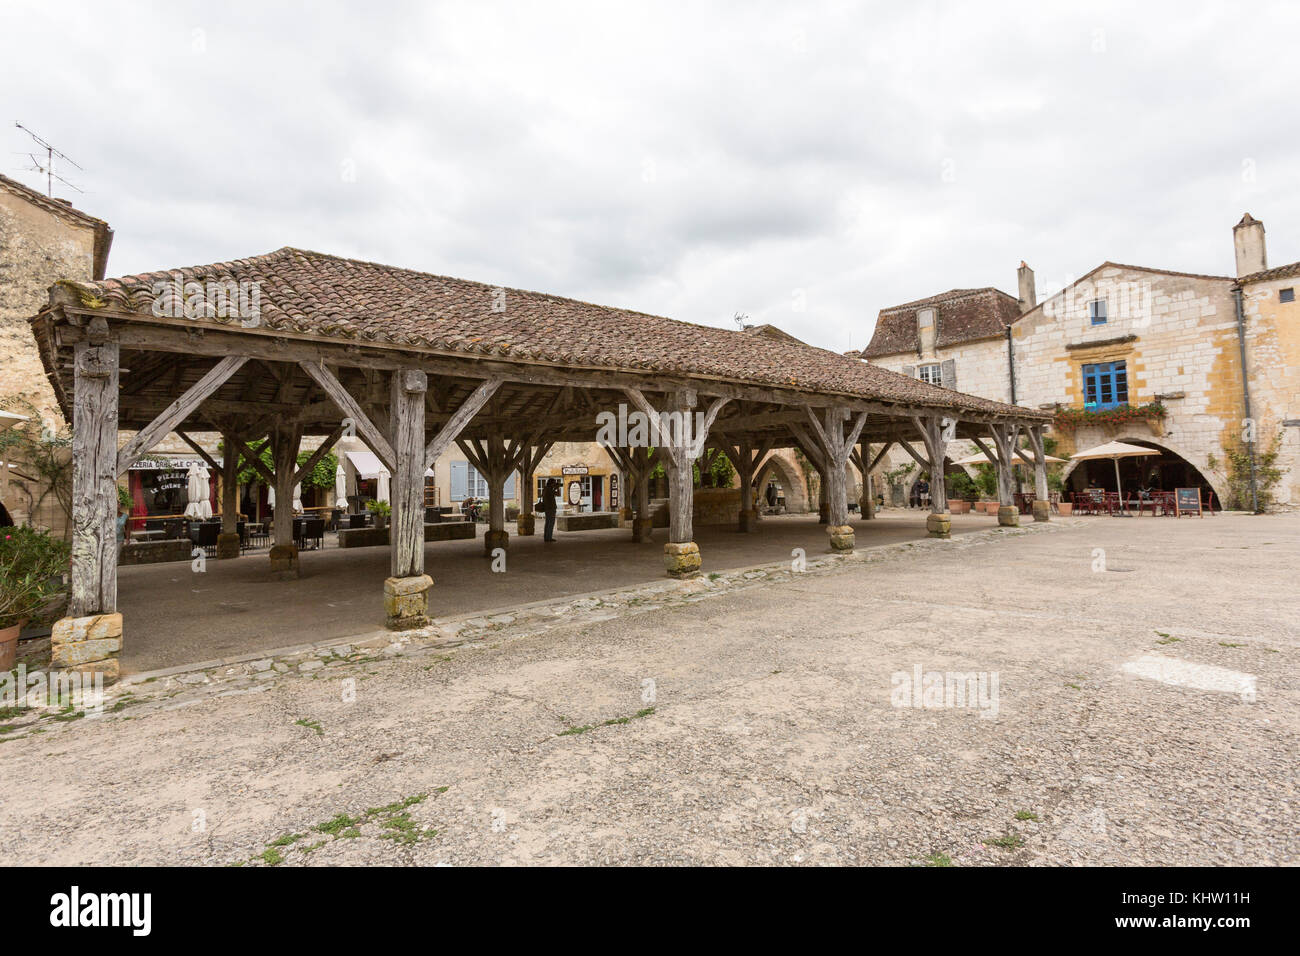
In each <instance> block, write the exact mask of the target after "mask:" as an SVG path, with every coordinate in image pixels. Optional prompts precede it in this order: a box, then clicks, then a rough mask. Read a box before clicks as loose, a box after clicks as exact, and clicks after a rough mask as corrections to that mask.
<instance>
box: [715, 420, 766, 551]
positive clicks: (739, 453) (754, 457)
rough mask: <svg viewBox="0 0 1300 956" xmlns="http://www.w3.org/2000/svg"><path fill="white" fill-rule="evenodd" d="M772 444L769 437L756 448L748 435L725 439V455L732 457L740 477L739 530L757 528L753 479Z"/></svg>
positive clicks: (745, 530) (747, 530) (746, 530)
mask: <svg viewBox="0 0 1300 956" xmlns="http://www.w3.org/2000/svg"><path fill="white" fill-rule="evenodd" d="M724 440H726V439H724ZM772 444H773V443H772V441H771V440H770V439H769V440H766V441H764V442H762V443H761V444H759V446H758V447H757V448H756V447H755V446H754V443H753V441H752V440H751V439H750V438H749V437H748V436H742V437H741V438H740V439H739V440H738V441H730V440H726V449H725V451H726V454H727V457H728V458H730V459H734V460H733V461H732V464H734V465H735V466H736V473H737V476H738V477H739V479H740V513H739V515H738V519H739V521H738V526H739V530H740V531H741V532H750V531H757V530H758V509H756V508H755V507H754V494H755V490H754V480H755V478H756V477H757V475H756V472H757V471H758V470H759V468H760V467H761V466H762V465H763V464H764V462H766V460H767V456H768V453H769V452H770V451H771V450H772Z"/></svg>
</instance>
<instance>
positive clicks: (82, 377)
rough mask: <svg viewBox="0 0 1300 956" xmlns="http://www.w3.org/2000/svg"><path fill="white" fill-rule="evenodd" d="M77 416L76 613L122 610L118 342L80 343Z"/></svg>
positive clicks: (72, 607) (71, 611) (71, 607)
mask: <svg viewBox="0 0 1300 956" xmlns="http://www.w3.org/2000/svg"><path fill="white" fill-rule="evenodd" d="M73 354H74V361H75V363H76V365H75V369H74V372H73V375H74V379H73V381H74V385H73V389H74V403H75V405H74V409H73V419H72V427H73V430H72V460H73V470H72V587H71V596H70V598H69V601H68V615H69V616H70V617H87V616H89V615H92V614H112V613H113V612H115V611H116V610H117V474H118V472H117V387H118V386H117V382H118V355H119V352H118V345H117V343H116V342H108V341H105V342H102V343H101V344H99V345H91V344H89V343H88V342H78V343H77V345H76V346H75V349H74V353H73Z"/></svg>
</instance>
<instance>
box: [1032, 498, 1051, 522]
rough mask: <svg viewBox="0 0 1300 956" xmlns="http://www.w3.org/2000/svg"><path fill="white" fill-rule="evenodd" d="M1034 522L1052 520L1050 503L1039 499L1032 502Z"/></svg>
mask: <svg viewBox="0 0 1300 956" xmlns="http://www.w3.org/2000/svg"><path fill="white" fill-rule="evenodd" d="M1034 520H1035V521H1051V520H1052V503H1051V502H1050V501H1043V500H1041V499H1035V500H1034Z"/></svg>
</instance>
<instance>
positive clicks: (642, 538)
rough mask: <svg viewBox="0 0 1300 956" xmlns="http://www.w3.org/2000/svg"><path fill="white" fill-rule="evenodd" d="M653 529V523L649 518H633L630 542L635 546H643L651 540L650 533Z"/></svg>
mask: <svg viewBox="0 0 1300 956" xmlns="http://www.w3.org/2000/svg"><path fill="white" fill-rule="evenodd" d="M653 527H654V521H652V520H651V519H650V518H633V519H632V541H633V542H634V543H635V544H644V543H645V542H647V541H649V540H651V537H650V532H651V529H652V528H653Z"/></svg>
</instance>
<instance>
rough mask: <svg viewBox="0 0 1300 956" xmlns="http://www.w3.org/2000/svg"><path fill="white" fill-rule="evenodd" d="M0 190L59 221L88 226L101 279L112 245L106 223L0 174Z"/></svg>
mask: <svg viewBox="0 0 1300 956" xmlns="http://www.w3.org/2000/svg"><path fill="white" fill-rule="evenodd" d="M0 189H3V190H5V191H6V192H9V193H11V194H13V195H15V196H18V197H19V198H20V199H25V200H27V202H29V203H31V204H32V205H33V206H37V207H39V208H41V209H44V210H45V211H46V212H49V213H52V214H54V215H56V216H58V217H59V218H60V219H64V220H67V221H68V222H72V223H76V224H77V225H81V226H89V227H90V228H91V229H94V230H95V277H96V278H98V279H102V278H103V277H104V274H105V272H106V270H107V268H108V250H109V248H110V247H111V246H112V244H113V230H112V229H111V228H109V225H108V223H106V222H105V221H104V220H102V219H96V218H95V217H94V216H92V215H90V214H89V213H85V212H82V211H81V210H80V209H76V208H74V207H73V206H72V204H71V203H69V202H68V201H67V200H64V199H51V198H50V197H49V196H47V195H45V194H44V193H42V192H40V191H38V190H35V189H32V187H30V186H25V185H23V184H22V183H20V182H18V180H16V179H10V178H9V177H8V176H5V175H4V174H2V173H0Z"/></svg>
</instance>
